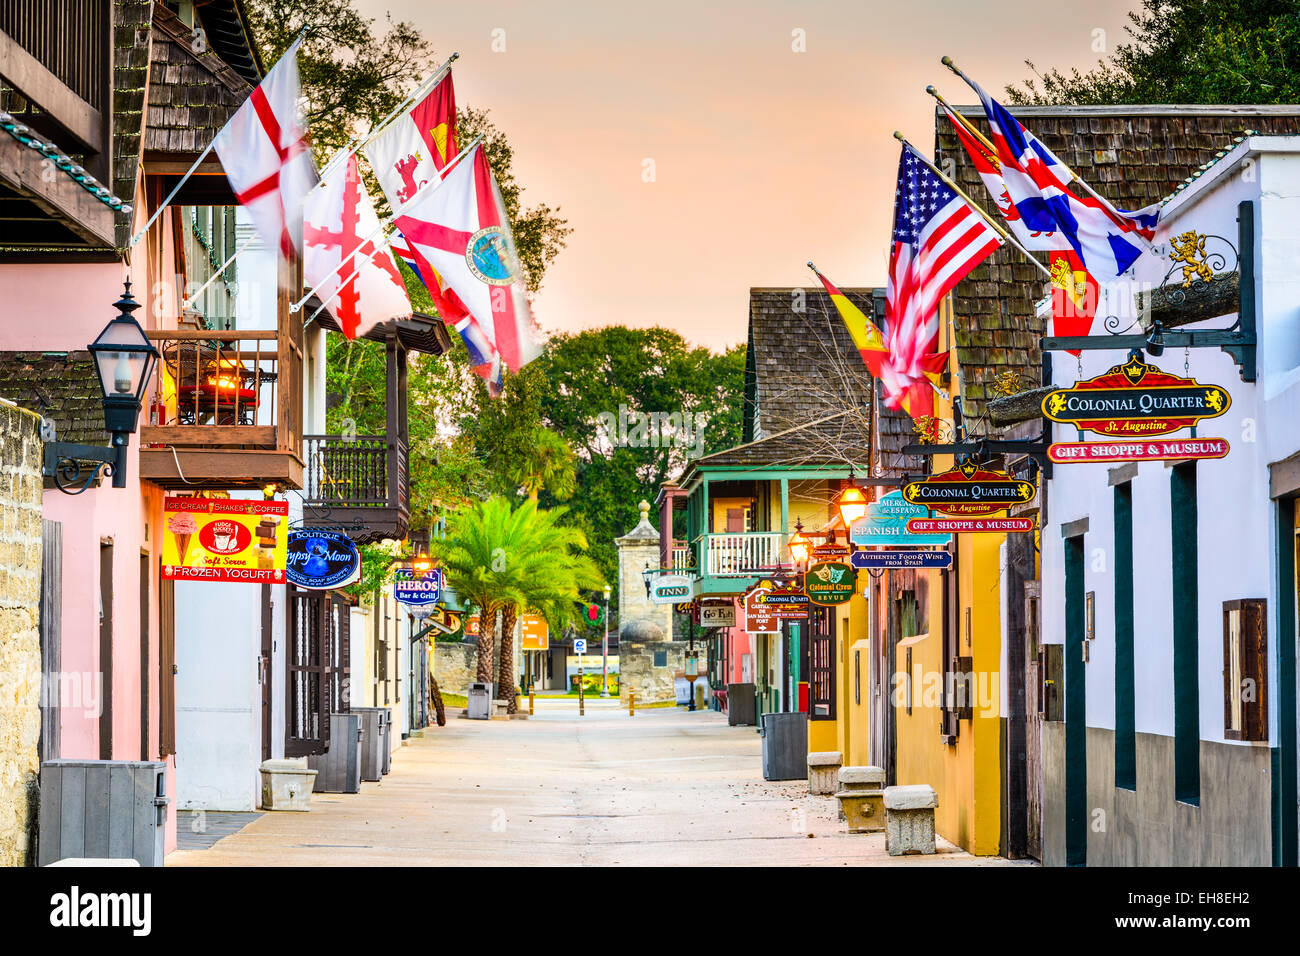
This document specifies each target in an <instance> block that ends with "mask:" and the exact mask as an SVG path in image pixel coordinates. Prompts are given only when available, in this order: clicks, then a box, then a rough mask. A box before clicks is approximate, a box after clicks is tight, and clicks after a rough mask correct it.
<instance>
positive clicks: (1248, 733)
mask: <svg viewBox="0 0 1300 956" xmlns="http://www.w3.org/2000/svg"><path fill="white" fill-rule="evenodd" d="M1265 608H1266V602H1265V601H1264V599H1263V598H1250V599H1247V600H1242V601H1224V602H1223V736H1224V737H1225V738H1227V739H1228V740H1268V626H1267V624H1266V621H1267V618H1266V616H1265Z"/></svg>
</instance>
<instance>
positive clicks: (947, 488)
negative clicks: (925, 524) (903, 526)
mask: <svg viewBox="0 0 1300 956" xmlns="http://www.w3.org/2000/svg"><path fill="white" fill-rule="evenodd" d="M1034 493H1035V488H1034V485H1033V482H1029V481H1024V480H1022V479H1020V478H1012V477H1011V476H1010V475H1008V474H1007V473H1006V472H1005V471H986V470H984V469H981V468H980V467H979V466H978V465H976V464H975V463H974V462H972V461H969V460H967V461H965V462H963V463H962V464H961V466H960V467H957V468H953V469H951V470H950V471H945V472H943V473H942V474H938V475H931V476H929V477H928V478H918V479H916V480H914V481H909V482H907V483H906V484H905V485H903V498H904V499H906V500H907V501H908V502H910V503H911V504H914V505H926V506H927V507H930V508H933V509H934V510H935V511H938V512H940V513H941V514H946V515H953V516H954V517H963V518H984V517H988V516H989V515H991V514H996V513H997V512H999V511H1002V510H1004V509H1006V508H1008V507H1010V506H1011V505H1017V504H1024V503H1026V502H1029V501H1032V500H1033V497H1034ZM916 520H917V519H915V518H911V519H908V522H907V530H908V531H909V532H912V533H925V532H921V531H920V528H919V527H917V526H916V525H914V524H913V522H915V521H916ZM935 530H938V529H930V528H927V529H926V531H928V532H933V531H935Z"/></svg>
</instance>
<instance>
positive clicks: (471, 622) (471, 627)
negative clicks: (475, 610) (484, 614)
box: [465, 614, 479, 637]
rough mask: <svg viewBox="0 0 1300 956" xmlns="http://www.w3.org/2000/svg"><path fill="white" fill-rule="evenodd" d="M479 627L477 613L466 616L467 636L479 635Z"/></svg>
mask: <svg viewBox="0 0 1300 956" xmlns="http://www.w3.org/2000/svg"><path fill="white" fill-rule="evenodd" d="M478 629H479V616H478V615H477V614H471V615H470V616H469V617H467V618H465V636H466V637H478Z"/></svg>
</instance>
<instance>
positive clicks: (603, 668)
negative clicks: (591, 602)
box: [600, 584, 610, 697]
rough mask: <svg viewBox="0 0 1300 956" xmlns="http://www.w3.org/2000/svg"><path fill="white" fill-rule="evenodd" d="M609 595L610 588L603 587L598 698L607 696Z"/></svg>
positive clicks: (607, 586)
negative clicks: (603, 632)
mask: <svg viewBox="0 0 1300 956" xmlns="http://www.w3.org/2000/svg"><path fill="white" fill-rule="evenodd" d="M609 594H610V587H609V585H608V584H606V585H605V640H604V643H602V644H601V647H600V696H601V697H608V696H609Z"/></svg>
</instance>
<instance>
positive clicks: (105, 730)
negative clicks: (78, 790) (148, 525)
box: [99, 541, 113, 760]
mask: <svg viewBox="0 0 1300 956" xmlns="http://www.w3.org/2000/svg"><path fill="white" fill-rule="evenodd" d="M99 679H100V688H99V702H100V708H99V759H100V760H112V759H113V543H112V541H101V542H100V545H99Z"/></svg>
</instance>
